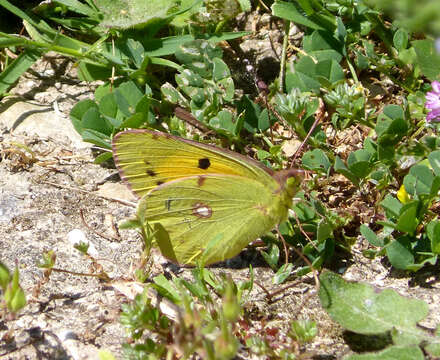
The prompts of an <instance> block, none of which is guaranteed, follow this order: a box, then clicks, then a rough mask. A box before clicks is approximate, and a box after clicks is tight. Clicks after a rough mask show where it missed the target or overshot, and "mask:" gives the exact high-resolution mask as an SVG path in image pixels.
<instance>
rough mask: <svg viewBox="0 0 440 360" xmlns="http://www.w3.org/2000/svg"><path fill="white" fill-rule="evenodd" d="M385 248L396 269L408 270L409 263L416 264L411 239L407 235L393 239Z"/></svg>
mask: <svg viewBox="0 0 440 360" xmlns="http://www.w3.org/2000/svg"><path fill="white" fill-rule="evenodd" d="M385 250H386V254H387V257H388V259H389V260H390V263H391V265H393V266H394V267H395V268H396V269H402V270H406V269H407V267H408V266H409V265H412V264H414V255H413V253H412V252H411V241H410V239H409V238H408V237H406V236H401V237H400V238H398V239H396V240H393V241H392V242H390V243H389V244H388V245H387V246H386V247H385Z"/></svg>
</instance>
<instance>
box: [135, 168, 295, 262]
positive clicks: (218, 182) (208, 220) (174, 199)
mask: <svg viewBox="0 0 440 360" xmlns="http://www.w3.org/2000/svg"><path fill="white" fill-rule="evenodd" d="M273 182H274V184H273V186H274V187H275V186H276V183H275V181H273ZM279 200H280V199H279V196H278V195H274V192H273V189H271V187H269V186H266V185H265V184H263V183H261V182H259V181H257V180H254V179H251V178H245V177H242V176H234V175H206V176H191V177H187V178H183V179H180V180H176V181H172V182H168V183H165V184H163V185H161V186H159V187H157V188H156V189H154V190H152V191H151V192H150V193H149V194H148V195H146V196H145V197H143V198H142V200H141V201H140V204H139V207H138V211H142V213H141V214H140V216H141V217H142V218H143V219H144V220H146V221H148V223H149V224H150V225H151V226H152V227H153V229H155V230H156V240H157V243H158V246H159V248H160V249H161V252H162V254H163V255H165V256H166V257H167V258H169V259H170V260H173V261H175V262H178V263H182V264H194V263H195V261H196V260H202V261H203V262H204V263H205V264H210V263H214V262H218V261H222V260H225V259H227V258H230V257H232V256H235V255H237V254H238V253H239V252H240V250H241V249H243V248H244V247H245V246H246V245H247V244H248V243H249V242H251V241H253V240H255V239H256V238H257V237H259V236H261V235H262V234H264V233H266V232H267V231H269V230H271V229H272V228H273V227H274V226H275V225H276V224H277V223H279V222H280V221H282V220H284V218H285V217H286V215H287V207H286V206H282V210H281V211H280V203H279Z"/></svg>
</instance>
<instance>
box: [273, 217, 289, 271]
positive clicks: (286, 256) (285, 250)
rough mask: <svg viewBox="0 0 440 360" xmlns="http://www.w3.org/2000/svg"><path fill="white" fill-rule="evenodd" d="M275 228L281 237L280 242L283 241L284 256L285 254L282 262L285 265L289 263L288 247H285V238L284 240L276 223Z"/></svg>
mask: <svg viewBox="0 0 440 360" xmlns="http://www.w3.org/2000/svg"><path fill="white" fill-rule="evenodd" d="M276 229H277V233H278V236H279V237H280V238H281V242H282V243H283V247H284V256H285V259H284V264H286V265H287V264H288V263H289V249H288V248H287V243H286V240H284V236H283V235H282V234H281V232H280V226H279V225H277V227H276Z"/></svg>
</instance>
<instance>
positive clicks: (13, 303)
mask: <svg viewBox="0 0 440 360" xmlns="http://www.w3.org/2000/svg"><path fill="white" fill-rule="evenodd" d="M0 289H1V291H2V294H1V295H2V297H1V298H0V310H1V311H0V313H2V312H3V311H4V309H6V310H7V311H9V312H11V313H13V314H14V313H17V312H18V311H20V310H21V309H22V308H24V307H25V306H26V295H25V293H24V291H23V289H22V288H21V286H20V283H19V273H18V267H17V266H16V267H15V270H14V273H13V274H11V273H10V271H9V269H8V268H7V267H6V265H4V264H3V263H2V262H0Z"/></svg>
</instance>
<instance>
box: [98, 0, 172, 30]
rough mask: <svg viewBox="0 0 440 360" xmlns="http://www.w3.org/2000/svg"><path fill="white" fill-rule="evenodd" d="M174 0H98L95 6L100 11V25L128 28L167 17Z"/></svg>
mask: <svg viewBox="0 0 440 360" xmlns="http://www.w3.org/2000/svg"><path fill="white" fill-rule="evenodd" d="M176 5H177V1H175V0H149V1H144V0H99V1H96V6H97V7H98V8H99V10H100V12H101V13H102V16H103V19H102V21H101V26H102V27H109V28H116V29H128V28H130V27H136V26H140V25H145V24H147V23H148V22H152V21H157V20H158V19H166V18H168V17H169V16H170V15H169V12H170V10H172V9H173V7H174V6H176Z"/></svg>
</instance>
